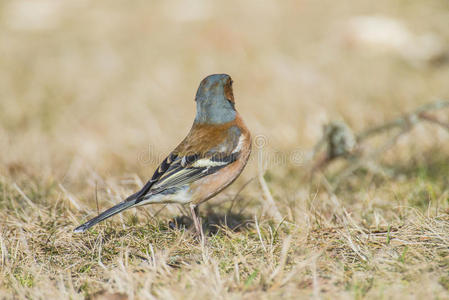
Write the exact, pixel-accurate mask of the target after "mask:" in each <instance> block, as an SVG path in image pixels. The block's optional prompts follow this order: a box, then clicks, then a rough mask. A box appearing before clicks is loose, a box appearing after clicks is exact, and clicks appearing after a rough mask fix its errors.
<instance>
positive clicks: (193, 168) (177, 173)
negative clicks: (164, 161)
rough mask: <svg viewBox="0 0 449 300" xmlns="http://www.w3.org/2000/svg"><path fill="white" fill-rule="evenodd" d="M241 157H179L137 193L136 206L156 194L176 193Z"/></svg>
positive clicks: (157, 172) (222, 155) (220, 155)
mask: <svg viewBox="0 0 449 300" xmlns="http://www.w3.org/2000/svg"><path fill="white" fill-rule="evenodd" d="M239 155H240V153H239V152H235V153H230V154H226V153H214V154H213V155H210V154H209V155H199V154H196V155H189V156H177V157H176V159H175V160H174V161H172V163H171V164H170V166H168V167H167V169H165V170H164V169H160V168H158V170H157V171H156V173H155V175H154V176H153V178H154V179H153V178H152V179H151V180H150V181H149V183H147V184H146V186H145V187H144V188H143V189H142V190H141V191H139V192H138V193H136V197H135V198H134V199H137V201H136V204H138V203H139V202H140V201H142V200H145V199H147V198H148V197H149V196H151V195H154V194H159V193H161V192H164V191H167V190H171V191H173V192H175V191H176V189H177V188H179V187H182V186H184V185H187V184H190V183H192V182H194V181H197V180H198V179H200V178H203V177H204V176H207V175H210V174H213V173H215V172H217V171H218V170H220V169H222V168H224V167H226V166H228V165H229V164H232V163H233V162H235V161H236V160H237V159H238V157H239ZM159 171H163V172H159ZM150 182H151V183H150ZM147 185H148V186H149V187H148V186H147Z"/></svg>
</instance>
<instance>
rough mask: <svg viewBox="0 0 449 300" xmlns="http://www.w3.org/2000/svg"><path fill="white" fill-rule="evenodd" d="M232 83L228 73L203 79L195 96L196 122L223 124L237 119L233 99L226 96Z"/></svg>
mask: <svg viewBox="0 0 449 300" xmlns="http://www.w3.org/2000/svg"><path fill="white" fill-rule="evenodd" d="M231 84H232V79H231V77H230V76H229V75H227V74H214V75H209V76H207V77H206V78H204V79H203V81H201V83H200V86H199V87H198V91H197V93H196V97H195V101H196V107H197V112H196V118H195V122H197V123H210V124H223V123H227V122H230V121H232V120H234V119H235V116H236V111H235V108H234V102H233V99H228V98H226V96H227V95H226V89H232V87H231ZM231 94H232V90H231Z"/></svg>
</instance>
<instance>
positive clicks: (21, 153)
mask: <svg viewBox="0 0 449 300" xmlns="http://www.w3.org/2000/svg"><path fill="white" fill-rule="evenodd" d="M448 20H449V4H448V2H447V1H443V0H429V1H425V2H423V1H417V0H416V1H415V0H413V1H390V0H388V1H387V0H381V1H375V2H373V1H368V0H362V1H339V2H335V1H329V0H320V1H315V0H313V1H312V0H305V1H283V2H282V3H281V2H275V1H264V2H261V1H255V0H253V1H248V2H244V3H243V2H239V1H226V2H218V1H217V2H209V1H208V2H207V3H206V2H203V1H199V0H197V1H191V2H190V3H189V4H188V5H187V4H180V3H178V2H175V1H164V2H160V3H159V2H147V1H136V2H132V3H131V2H125V1H76V2H73V1H51V0H34V1H33V2H29V1H24V0H14V1H2V2H0V31H1V32H2V34H1V35H0V53H1V55H0V99H1V100H0V147H1V149H2V150H1V155H0V225H1V226H0V253H1V257H0V264H1V268H0V296H1V298H7V299H8V298H9V299H13V298H31V299H44V298H46V299H65V298H70V299H83V298H90V299H127V298H129V299H147V298H160V299H175V298H187V299H200V298H216V299H228V298H235V299H240V298H244V299H253V298H261V299H275V298H276V299H277V298H280V297H282V298H286V299H289V298H295V299H297V298H324V299H346V298H349V299H353V298H356V299H361V298H367V299H378V298H385V299H395V298H401V299H421V298H424V297H427V298H432V299H436V298H438V299H447V298H449V234H448V233H449V177H448V174H449V155H448V153H449V151H448V150H449V134H448V132H447V130H444V128H442V127H441V126H440V127H439V126H436V125H433V124H430V123H425V122H421V123H419V124H418V125H417V126H415V127H414V128H413V130H411V131H410V132H408V133H407V134H404V135H403V136H401V138H400V139H399V140H398V141H397V142H396V143H395V144H394V145H393V146H392V147H391V148H389V149H388V150H387V151H384V152H382V153H381V154H380V155H379V156H377V157H376V159H375V161H374V162H373V163H374V165H375V166H376V168H361V169H359V170H356V171H355V172H353V173H351V174H350V175H349V176H346V177H345V178H344V179H343V180H340V177H339V170H340V169H341V168H342V167H344V166H345V164H346V162H345V161H344V160H343V159H340V160H338V161H335V162H333V163H332V164H330V165H329V166H326V168H323V169H322V170H321V171H319V172H316V173H315V174H313V175H312V174H311V168H310V162H309V158H310V155H309V154H310V152H311V150H312V149H313V147H314V145H315V144H316V143H317V142H318V141H319V140H320V138H321V136H322V134H323V125H325V124H326V123H328V122H330V121H333V120H338V121H344V122H345V123H346V124H348V125H349V126H350V127H351V128H352V129H353V130H354V131H355V132H362V131H363V130H366V129H368V128H371V127H373V126H376V125H380V124H383V123H384V122H387V121H388V120H392V119H395V118H397V117H400V116H401V115H403V114H404V113H407V112H410V111H413V110H415V109H416V108H417V107H419V106H420V105H423V104H425V103H429V102H432V101H435V100H438V99H448V98H449V84H448V82H449V63H448V56H449V47H448V43H449V26H447V25H448ZM373 28H374V29H373ZM379 32H380V33H379ZM212 73H228V74H230V75H231V76H232V77H233V80H234V95H235V99H236V107H237V109H238V110H239V111H240V113H241V115H242V116H243V118H244V120H245V122H246V124H247V125H248V127H249V128H250V130H251V132H252V134H253V138H254V147H253V149H254V151H253V154H252V157H251V160H250V162H249V165H248V167H247V168H246V169H245V171H244V172H243V174H242V175H241V177H240V178H239V179H238V180H237V181H236V182H235V183H234V184H233V185H232V186H231V187H230V188H228V189H227V190H225V192H223V193H222V194H220V195H218V196H217V197H215V198H214V199H212V200H210V201H209V202H207V203H206V204H204V205H202V207H201V210H200V212H201V215H202V220H203V223H204V228H205V230H206V232H207V239H206V241H205V243H204V244H202V243H201V242H199V241H198V240H197V239H196V238H195V236H194V235H193V233H192V229H191V227H190V225H191V224H190V223H191V220H190V218H189V214H188V208H186V207H182V206H177V205H167V206H164V205H154V206H147V207H142V208H138V209H132V210H130V211H127V212H125V213H123V214H121V215H118V216H115V217H113V218H111V219H110V220H108V221H106V222H103V223H101V224H99V225H98V226H95V227H93V228H92V229H91V230H89V231H88V232H86V233H83V234H75V233H73V229H74V228H75V227H76V226H78V225H79V224H81V223H82V222H84V221H86V220H87V219H88V218H90V217H93V216H95V215H96V214H97V212H98V210H103V209H105V208H108V207H110V206H112V205H113V204H115V203H118V202H119V201H120V200H122V199H123V198H124V197H126V196H127V195H129V194H131V193H133V192H134V191H136V190H137V189H139V187H140V186H142V184H143V183H144V182H145V181H146V180H147V179H148V178H150V177H151V175H152V172H153V171H154V170H155V168H156V167H157V165H158V163H159V162H161V160H162V159H163V158H164V157H165V155H166V154H167V153H168V152H169V151H170V150H171V149H172V148H174V147H175V146H176V145H177V143H178V142H179V141H181V139H182V138H183V136H185V134H186V133H187V132H188V130H189V128H190V126H191V123H192V121H193V117H194V112H195V104H194V101H193V98H194V95H195V92H196V88H197V86H198V84H199V82H200V81H201V79H203V78H204V77H205V76H207V75H209V74H212ZM436 114H437V115H438V117H439V118H440V119H441V120H443V121H445V122H448V121H449V120H448V117H449V112H448V110H447V109H446V110H442V111H440V112H437V113H436ZM393 134H394V132H386V133H385V134H382V135H380V136H378V137H376V138H374V139H373V140H372V141H370V143H369V144H367V146H366V147H365V148H367V149H368V151H369V150H371V148H372V149H376V147H378V146H379V145H381V144H382V143H383V142H385V141H387V140H388V139H389V138H391V136H392V135H393ZM271 200H273V201H271ZM102 297H103V298H102ZM114 297H115V298H114Z"/></svg>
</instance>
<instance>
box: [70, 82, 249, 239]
mask: <svg viewBox="0 0 449 300" xmlns="http://www.w3.org/2000/svg"><path fill="white" fill-rule="evenodd" d="M195 101H196V109H197V112H196V117H195V120H194V122H193V126H192V128H191V129H190V132H189V133H188V135H187V136H186V137H185V138H184V140H183V141H182V142H181V143H180V144H179V145H178V146H177V147H176V148H175V150H173V152H171V153H170V155H168V156H167V158H165V160H164V161H163V162H162V163H161V164H160V166H159V168H158V169H157V170H156V171H155V172H154V175H153V177H152V178H151V179H150V180H149V181H148V182H147V183H146V184H145V186H144V187H143V188H142V189H141V190H140V191H138V192H137V193H135V194H132V195H131V196H129V197H128V198H126V199H125V200H124V201H123V202H121V203H119V204H117V205H115V206H114V207H111V208H109V209H108V210H106V211H104V212H102V213H101V214H100V215H98V216H97V217H95V218H93V219H91V220H89V221H88V222H86V223H84V224H83V225H81V226H79V227H77V228H76V229H75V230H74V231H75V232H84V231H86V230H87V229H89V228H90V227H92V226H94V225H95V224H97V223H98V222H101V221H103V220H104V219H107V218H109V217H112V216H113V215H115V214H117V213H119V212H121V211H123V210H125V209H127V208H130V207H135V206H140V205H145V204H152V203H181V204H190V211H191V213H192V217H193V221H194V225H195V228H196V231H197V233H198V234H201V235H202V228H201V225H200V221H199V218H198V205H199V204H200V203H202V202H204V201H206V200H209V199H210V198H212V197H214V196H215V195H217V194H218V193H219V192H221V191H222V190H223V189H225V188H226V187H227V186H229V185H230V184H231V183H232V182H233V181H234V180H235V179H236V178H237V177H238V176H239V175H240V173H241V172H242V170H243V168H244V167H245V165H246V163H247V161H248V158H249V155H250V153H251V135H250V132H249V130H248V129H247V128H246V126H245V124H244V122H243V120H242V118H241V117H240V115H239V113H238V112H237V111H236V109H235V101H234V95H233V92H232V79H231V77H230V76H229V75H226V74H215V75H210V76H208V77H206V78H205V79H203V81H201V83H200V86H199V88H198V91H197V93H196V97H195Z"/></svg>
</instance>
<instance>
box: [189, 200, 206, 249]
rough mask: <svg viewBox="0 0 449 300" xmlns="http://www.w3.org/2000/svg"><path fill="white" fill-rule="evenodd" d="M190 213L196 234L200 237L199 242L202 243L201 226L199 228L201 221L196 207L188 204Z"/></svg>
mask: <svg viewBox="0 0 449 300" xmlns="http://www.w3.org/2000/svg"><path fill="white" fill-rule="evenodd" d="M190 213H191V214H192V219H193V223H194V225H195V230H196V233H197V234H198V235H199V236H200V237H201V241H204V233H203V226H201V219H200V212H199V207H198V205H195V204H190Z"/></svg>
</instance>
